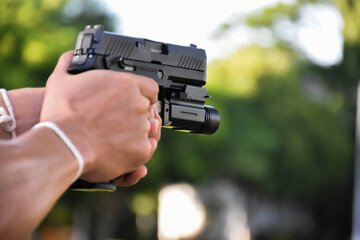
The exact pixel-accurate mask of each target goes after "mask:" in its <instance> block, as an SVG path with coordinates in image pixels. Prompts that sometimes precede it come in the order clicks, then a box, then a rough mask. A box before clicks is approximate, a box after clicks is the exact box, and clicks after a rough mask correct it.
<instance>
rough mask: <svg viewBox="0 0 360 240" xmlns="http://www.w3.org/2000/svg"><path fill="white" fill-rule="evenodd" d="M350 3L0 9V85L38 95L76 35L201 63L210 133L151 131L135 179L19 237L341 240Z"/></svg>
mask: <svg viewBox="0 0 360 240" xmlns="http://www.w3.org/2000/svg"><path fill="white" fill-rule="evenodd" d="M359 16H360V1H357V0H334V1H330V0H318V1H317V0H283V1H280V0H253V1H246V0H222V1H216V0H183V1H174V0H154V1H146V0H133V1H125V0H107V1H105V0H104V1H101V0H97V1H96V0H69V1H67V0H26V1H25V0H23V1H20V0H2V1H1V2H0V73H1V74H0V86H1V87H2V88H7V89H14V88H21V87H41V86H44V85H45V82H46V80H47V78H48V76H49V75H50V74H51V72H52V70H53V68H54V66H55V65H56V62H57V59H58V58H59V56H60V55H61V54H62V53H63V52H65V51H67V50H71V49H74V46H75V41H76V37H77V34H78V33H79V32H80V31H81V30H82V29H83V28H84V26H85V25H86V24H103V25H105V28H106V29H107V30H108V31H114V32H117V33H119V34H124V35H129V36H132V37H142V38H149V39H152V40H156V41H163V42H168V43H173V44H180V45H187V44H189V43H194V44H196V45H197V46H198V47H199V48H203V49H205V50H206V51H207V55H208V73H207V76H208V83H207V85H206V87H207V88H208V89H209V93H210V95H212V98H211V99H209V100H208V101H207V104H208V105H211V106H214V107H215V108H216V109H218V110H219V112H220V115H221V126H220V128H219V130H218V131H217V132H216V133H215V134H214V135H211V136H200V135H195V134H186V133H179V132H175V131H171V130H168V129H164V130H163V131H162V141H161V142H160V144H159V147H158V149H157V152H156V154H155V156H154V157H153V159H152V160H151V161H150V162H149V163H148V165H147V166H148V169H149V173H148V176H147V177H146V178H145V179H143V180H141V181H140V182H139V183H138V184H137V185H136V186H133V187H129V188H118V190H117V192H115V193H88V192H72V191H68V192H66V193H65V195H64V196H63V197H62V198H61V199H60V200H59V201H58V202H57V204H56V206H55V207H54V209H53V210H52V211H51V213H50V214H49V215H48V217H47V218H46V219H45V220H44V221H43V223H42V224H41V225H40V226H39V228H38V229H37V230H36V232H35V233H34V234H33V236H32V239H39V240H48V239H51V240H52V239H74V240H87V239H123V240H125V239H126V240H138V239H141V240H143V239H144V240H147V239H160V240H165V239H174V240H175V239H200V240H223V239H224V240H248V239H259V240H265V239H272V240H287V239H310V240H312V239H326V240H332V239H334V240H335V239H336V240H337V239H350V236H351V222H352V196H353V177H354V174H353V171H354V170H353V169H354V141H355V140H354V139H355V111H356V87H357V82H358V80H359V75H360V68H359V67H360V17H359Z"/></svg>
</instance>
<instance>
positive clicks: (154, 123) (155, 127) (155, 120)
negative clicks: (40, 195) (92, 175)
mask: <svg viewBox="0 0 360 240" xmlns="http://www.w3.org/2000/svg"><path fill="white" fill-rule="evenodd" d="M149 116H150V118H149V120H150V123H151V128H150V132H149V137H152V138H155V139H156V140H157V141H159V140H160V136H161V122H162V120H161V118H160V116H159V114H158V112H157V111H156V108H155V107H154V106H151V107H150V110H149ZM146 175H147V168H146V166H145V165H143V166H141V167H139V168H138V169H137V170H135V171H133V172H130V173H127V174H125V175H123V176H120V177H118V178H116V179H115V182H114V183H115V184H116V185H117V186H122V187H125V186H131V185H134V184H136V183H137V182H138V181H139V180H140V179H141V178H144V177H145V176H146Z"/></svg>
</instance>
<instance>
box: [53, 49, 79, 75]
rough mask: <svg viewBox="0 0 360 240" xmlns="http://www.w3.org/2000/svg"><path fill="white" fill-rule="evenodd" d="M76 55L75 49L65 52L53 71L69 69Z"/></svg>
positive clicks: (63, 71)
mask: <svg viewBox="0 0 360 240" xmlns="http://www.w3.org/2000/svg"><path fill="white" fill-rule="evenodd" d="M73 56H74V51H68V52H65V53H63V54H62V55H61V56H60V58H59V60H58V63H57V65H56V67H55V69H54V72H53V73H60V74H61V73H66V72H67V69H68V68H69V66H70V64H71V61H72V58H73Z"/></svg>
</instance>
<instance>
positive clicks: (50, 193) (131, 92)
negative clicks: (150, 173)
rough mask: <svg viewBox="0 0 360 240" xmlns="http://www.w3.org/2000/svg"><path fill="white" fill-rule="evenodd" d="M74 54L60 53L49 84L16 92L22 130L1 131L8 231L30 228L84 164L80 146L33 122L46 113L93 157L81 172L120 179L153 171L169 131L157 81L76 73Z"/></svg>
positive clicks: (1, 234)
mask: <svg viewBox="0 0 360 240" xmlns="http://www.w3.org/2000/svg"><path fill="white" fill-rule="evenodd" d="M71 58H72V53H71V52H68V53H65V54H64V55H63V56H62V57H61V58H60V60H59V62H58V65H57V66H56V68H55V70H54V72H53V74H52V75H51V76H50V77H49V79H48V82H47V86H46V89H23V90H17V91H10V92H9V97H10V99H11V101H12V103H13V107H14V111H15V116H16V119H17V123H18V127H17V134H18V135H19V136H18V137H17V138H15V139H13V140H7V138H9V136H10V135H9V134H8V133H6V132H0V138H2V139H3V140H0V153H1V154H0V166H1V167H0V178H1V179H2V181H1V182H0V193H1V196H2V197H1V198H0V212H1V216H0V238H1V239H23V238H25V237H26V236H27V235H29V234H30V233H31V232H32V231H33V230H34V229H35V228H36V226H37V225H38V224H39V223H40V222H41V221H42V219H43V218H44V217H45V216H46V215H47V213H48V212H49V211H50V209H51V208H52V207H53V205H54V204H55V202H56V201H57V200H58V199H59V197H60V196H61V195H62V194H63V193H64V192H65V191H66V190H67V189H68V187H69V186H70V185H71V183H72V182H73V180H74V177H75V175H76V172H77V169H78V165H77V161H76V160H75V158H74V156H73V155H72V153H71V152H70V151H69V149H68V148H67V147H66V146H65V145H64V143H63V142H62V141H61V140H60V139H59V138H58V137H57V136H56V134H55V133H54V132H53V131H52V130H51V129H48V128H39V129H31V127H32V126H33V125H34V124H36V123H37V122H38V121H52V122H54V123H55V124H56V125H58V126H59V127H60V128H61V129H62V130H63V131H64V132H65V133H66V135H67V136H68V137H69V138H70V139H71V141H72V142H73V143H74V145H75V146H76V147H77V148H78V149H79V151H80V152H81V154H82V156H83V157H84V161H85V165H84V171H83V173H82V175H81V176H80V179H83V180H87V181H94V182H99V181H108V180H111V179H116V184H117V185H119V186H130V185H133V184H135V183H136V182H138V181H139V180H140V179H141V178H143V177H144V176H145V175H146V173H147V169H146V167H145V164H146V162H147V161H149V160H150V158H151V156H152V154H153V153H154V151H155V149H156V147H157V143H158V141H159V139H160V131H161V130H160V129H161V119H160V117H159V115H158V113H157V112H156V110H155V108H154V107H153V106H152V105H153V104H154V103H155V102H156V100H157V94H158V86H157V84H156V83H155V81H153V80H151V79H148V78H145V77H141V76H136V75H132V74H125V73H119V72H113V71H105V70H93V71H88V72H85V73H81V74H77V75H70V74H68V73H67V72H66V69H67V67H68V66H69V64H70V61H71ZM26 97H27V98H28V100H26V99H27V98H26ZM31 99H34V100H33V101H31ZM2 104H3V102H1V101H0V105H1V106H3V105H2ZM22 108H23V109H22ZM31 109H32V110H31Z"/></svg>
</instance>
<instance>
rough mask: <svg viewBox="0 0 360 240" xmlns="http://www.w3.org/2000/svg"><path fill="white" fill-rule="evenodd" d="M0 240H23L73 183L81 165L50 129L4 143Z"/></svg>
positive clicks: (0, 162) (0, 168)
mask: <svg viewBox="0 0 360 240" xmlns="http://www.w3.org/2000/svg"><path fill="white" fill-rule="evenodd" d="M0 152H1V155H0V179H1V181H0V195H1V198H0V212H1V214H0V239H23V238H24V237H25V236H26V235H28V234H29V233H31V231H33V229H35V227H36V226H37V225H38V224H39V223H40V222H41V220H42V219H43V218H44V217H45V216H46V214H47V213H48V212H49V211H50V209H51V208H52V206H53V205H54V204H55V202H56V201H57V199H58V198H59V197H60V196H61V194H63V193H64V192H65V191H66V190H67V189H68V187H69V185H70V184H71V183H72V182H73V180H74V176H75V175H76V171H77V167H78V166H77V162H76V160H75V159H74V156H73V155H72V154H71V152H70V151H69V150H68V149H67V148H66V146H65V145H64V144H63V142H62V141H61V140H60V139H59V138H58V137H57V136H56V135H55V134H54V133H53V132H52V130H50V129H47V128H40V129H36V130H31V131H28V132H27V133H25V134H23V135H22V136H20V137H18V138H16V139H14V140H11V141H4V140H2V141H0Z"/></svg>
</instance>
